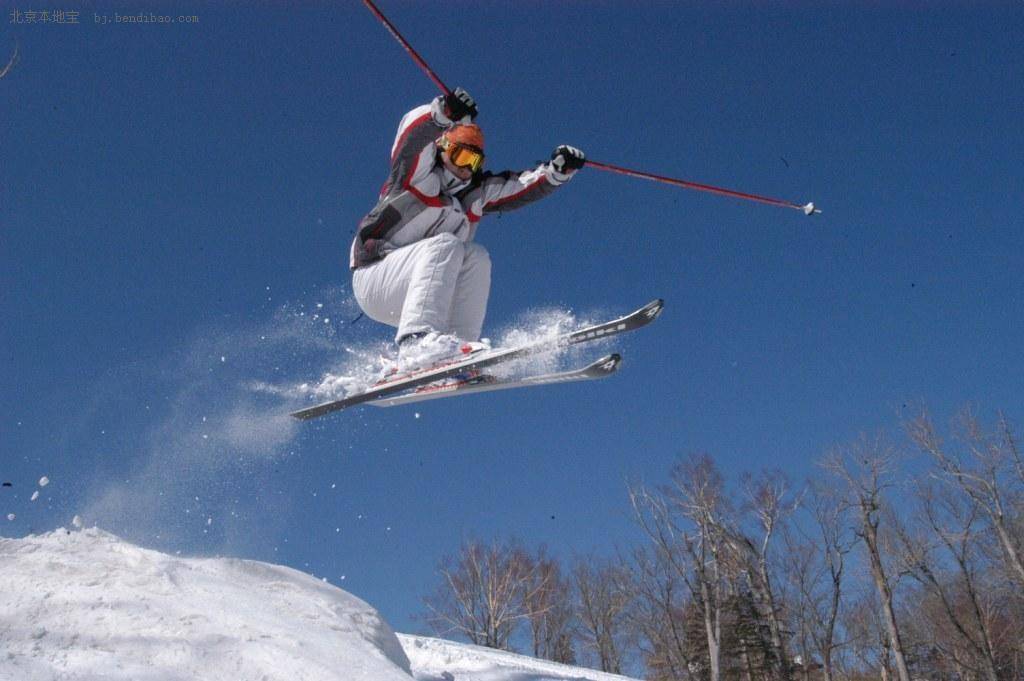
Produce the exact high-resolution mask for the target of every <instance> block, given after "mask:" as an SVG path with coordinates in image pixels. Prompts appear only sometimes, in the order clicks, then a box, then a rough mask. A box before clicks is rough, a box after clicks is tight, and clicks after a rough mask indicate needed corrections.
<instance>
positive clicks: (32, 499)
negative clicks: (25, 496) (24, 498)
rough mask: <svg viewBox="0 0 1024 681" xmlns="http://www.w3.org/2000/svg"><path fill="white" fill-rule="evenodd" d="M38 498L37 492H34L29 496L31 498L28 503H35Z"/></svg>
mask: <svg viewBox="0 0 1024 681" xmlns="http://www.w3.org/2000/svg"><path fill="white" fill-rule="evenodd" d="M38 498H39V490H36V491H35V492H32V496H31V498H29V501H35V500H36V499H38Z"/></svg>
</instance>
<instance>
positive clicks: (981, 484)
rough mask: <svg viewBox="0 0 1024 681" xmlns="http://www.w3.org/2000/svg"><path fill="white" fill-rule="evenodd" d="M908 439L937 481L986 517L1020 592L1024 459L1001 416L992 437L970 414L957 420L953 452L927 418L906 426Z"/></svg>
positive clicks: (1023, 576) (923, 416)
mask: <svg viewBox="0 0 1024 681" xmlns="http://www.w3.org/2000/svg"><path fill="white" fill-rule="evenodd" d="M907 430H908V432H909V433H910V437H911V439H912V440H913V441H914V442H915V443H917V445H919V446H920V447H921V449H923V450H924V451H925V452H926V453H928V454H929V455H930V456H931V457H932V460H933V462H934V463H935V466H936V469H937V475H936V477H938V479H940V480H942V481H943V482H944V483H945V484H946V485H948V486H949V487H951V488H952V489H956V490H959V491H960V492H961V493H962V494H965V495H967V496H968V497H969V498H970V499H971V500H972V501H973V502H974V503H975V504H977V505H978V507H979V508H980V509H982V510H983V511H984V513H985V515H986V516H987V518H988V520H989V522H990V524H991V526H992V529H993V531H994V532H995V536H996V538H997V539H998V543H999V547H1000V549H1001V551H1002V554H1003V559H1004V561H1005V564H1006V566H1007V570H1008V572H1009V574H1010V577H1011V578H1012V579H1013V580H1015V581H1016V582H1017V585H1018V588H1022V589H1024V459H1022V456H1021V452H1020V449H1019V448H1018V447H1017V442H1016V440H1015V438H1014V435H1013V432H1012V430H1011V428H1010V425H1009V422H1008V421H1007V420H1006V418H1005V417H1004V416H1003V415H1000V416H999V422H998V426H997V428H996V432H995V433H992V434H989V433H985V432H984V430H983V428H982V426H981V424H980V422H979V421H978V419H977V417H975V416H974V414H973V413H972V412H971V411H970V410H965V411H964V412H963V413H962V414H961V416H960V428H959V432H958V433H957V435H956V438H955V439H956V441H958V443H959V444H960V446H961V447H960V448H959V451H955V452H954V451H951V450H950V449H948V448H947V447H946V445H945V443H944V442H943V441H942V439H941V438H940V437H939V436H938V434H937V433H936V431H935V427H934V425H933V424H932V422H931V419H930V417H929V416H928V414H927V413H922V414H921V415H920V416H918V417H917V418H916V419H914V420H913V421H911V422H910V423H908V424H907Z"/></svg>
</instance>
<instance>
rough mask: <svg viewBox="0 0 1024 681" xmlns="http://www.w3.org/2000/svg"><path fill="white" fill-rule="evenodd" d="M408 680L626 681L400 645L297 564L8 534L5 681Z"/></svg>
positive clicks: (2, 586)
mask: <svg viewBox="0 0 1024 681" xmlns="http://www.w3.org/2000/svg"><path fill="white" fill-rule="evenodd" d="M403 646H404V647H405V648H404V649H403ZM407 652H408V655H407ZM410 661H411V662H410ZM410 677H414V678H416V679H417V680H418V681H451V680H452V679H455V681H541V680H548V679H554V680H558V679H575V680H585V679H589V680H593V681H611V680H612V679H621V678H622V677H613V676H610V675H607V674H601V673H599V672H594V671H592V670H586V669H580V668H576V667H567V666H564V665H556V664H553V663H548V662H543V661H538V660H533V659H531V658H528V657H523V656H519V655H512V654H509V653H501V652H496V651H491V650H487V649H482V648H476V647H474V646H466V645H460V644H456V643H451V642H448V641H441V640H439V639H430V638H424V637H417V636H404V635H402V636H401V637H398V636H396V635H395V633H394V632H393V631H392V630H391V628H390V627H389V626H388V624H387V623H386V622H384V620H383V619H382V618H381V617H380V615H379V614H378V613H377V612H376V611H375V610H374V609H373V608H371V607H370V606H369V605H367V604H366V603H364V602H363V601H361V600H359V599H358V598H356V597H354V596H352V595H351V594H348V593H346V592H345V591H342V590H341V589H338V588H336V587H334V586H331V585H329V584H326V583H324V582H322V581H319V580H317V579H315V578H314V577H311V576H309V575H306V574H304V573H301V572H298V571H296V570H292V569H290V568H285V567H280V566H276V565H270V564H267V563H259V562H255V561H246V560H236V559H231V558H180V557H175V556H169V555H166V554H163V553H159V552H157V551H151V550H147V549H143V548H139V547H137V546H134V545H132V544H129V543H127V542H124V541H122V540H121V539H119V538H117V537H115V536H114V535H111V534H108V533H106V532H103V531H101V530H98V529H88V530H83V531H67V530H57V531H55V532H51V533H49V534H45V535H39V536H30V537H25V538H23V539H0V678H2V679H4V680H5V681H22V680H24V681H45V680H51V679H52V680H54V681H56V680H57V679H61V680H62V681H65V680H68V681H70V680H82V681H84V680H86V679H88V680H92V679H109V680H117V681H120V680H124V681H128V680H132V681H138V680H140V679H146V680H151V681H178V680H181V681H184V680H186V679H189V680H195V679H210V680H211V681H213V680H216V681H223V680H226V679H231V680H232V681H248V680H253V681H256V680H259V681H277V680H281V681H285V680H288V681H302V680H308V681H326V680H328V679H330V680H332V681H334V680H344V681H349V680H352V681H354V680H357V679H358V680H366V681H371V680H372V681H392V680H396V681H397V680H399V679H401V680H402V681H409V679H410Z"/></svg>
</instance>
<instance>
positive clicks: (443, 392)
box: [367, 354, 622, 407]
mask: <svg viewBox="0 0 1024 681" xmlns="http://www.w3.org/2000/svg"><path fill="white" fill-rule="evenodd" d="M620 364H622V356H621V355H618V354H611V355H608V356H606V357H602V358H601V359H599V360H597V361H596V362H593V363H592V364H588V365H587V366H585V367H581V368H579V369H572V370H570V371H559V372H556V373H551V374H542V375H540V376H527V377H525V378H513V379H503V378H497V377H495V376H490V375H488V374H481V375H479V376H475V377H473V378H471V379H468V380H465V381H459V382H455V383H451V384H448V385H440V386H433V385H424V386H420V387H419V388H417V389H416V390H415V391H413V392H411V393H405V394H402V395H398V396H395V397H382V398H380V399H378V400H373V401H372V402H368V403H367V404H369V405H370V406H371V407H399V406H402V405H405V404H412V403H414V402H426V401H427V400H438V399H441V398H444V397H457V396H461V395H469V394H474V393H484V392H493V391H495V390H510V389H512V388H528V387H531V386H537V385H551V384H552V383H574V382H577V381H593V380H596V379H599V378H607V377H608V376H611V375H612V374H614V373H615V372H616V371H617V370H618V368H619V365H620Z"/></svg>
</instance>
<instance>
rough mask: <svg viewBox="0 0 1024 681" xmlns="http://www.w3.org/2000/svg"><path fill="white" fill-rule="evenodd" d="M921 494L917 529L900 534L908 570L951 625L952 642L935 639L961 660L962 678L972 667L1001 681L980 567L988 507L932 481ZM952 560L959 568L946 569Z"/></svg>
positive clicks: (974, 671) (904, 529) (903, 529)
mask: <svg viewBox="0 0 1024 681" xmlns="http://www.w3.org/2000/svg"><path fill="white" fill-rule="evenodd" d="M917 497H918V501H919V505H920V508H919V513H920V517H919V518H918V519H917V523H916V527H913V528H912V527H908V526H903V527H901V528H900V531H899V533H898V536H899V540H900V547H901V549H902V551H901V554H902V555H901V559H902V561H903V563H904V569H905V571H906V573H907V574H908V575H910V576H911V577H912V578H913V579H914V580H915V581H916V582H917V583H918V584H919V585H920V586H921V588H922V589H923V590H924V592H925V595H926V596H927V597H930V598H931V599H932V600H934V601H935V602H936V604H937V605H938V606H939V607H938V608H937V609H938V610H939V613H938V614H939V617H940V618H942V619H945V621H946V622H947V623H948V625H949V626H948V629H949V630H950V636H949V637H946V641H944V640H942V639H943V637H933V643H934V645H935V647H936V648H938V649H939V650H940V651H942V653H943V654H945V655H947V656H948V657H950V658H951V659H952V660H953V661H954V662H955V664H956V666H957V668H958V670H960V672H961V676H963V675H964V673H963V672H964V671H965V670H966V671H967V672H969V673H970V674H971V675H975V674H976V675H979V676H981V677H982V678H984V679H986V680H987V681H997V680H998V673H997V670H996V659H995V652H994V648H993V645H992V634H991V631H990V628H991V627H990V620H989V617H988V616H987V615H986V614H985V613H986V610H988V607H987V604H986V603H985V602H984V594H983V592H984V591H987V589H986V588H985V587H984V586H983V585H981V584H979V579H980V577H981V575H980V573H979V570H978V565H977V558H978V557H979V555H980V554H981V551H980V550H979V546H978V525H979V524H980V517H979V516H980V514H981V513H982V511H981V509H980V507H979V505H978V504H977V502H976V501H975V500H974V499H972V498H970V497H966V496H951V495H943V494H942V493H941V492H940V491H939V490H937V489H936V488H935V486H934V485H930V484H927V482H924V483H921V484H919V485H918V486H917ZM940 554H941V555H940ZM946 564H950V565H951V566H952V567H953V569H952V570H946V569H945V568H944V565H946ZM947 641H948V642H947Z"/></svg>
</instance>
